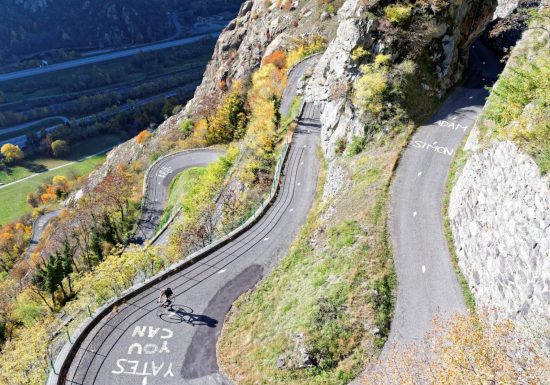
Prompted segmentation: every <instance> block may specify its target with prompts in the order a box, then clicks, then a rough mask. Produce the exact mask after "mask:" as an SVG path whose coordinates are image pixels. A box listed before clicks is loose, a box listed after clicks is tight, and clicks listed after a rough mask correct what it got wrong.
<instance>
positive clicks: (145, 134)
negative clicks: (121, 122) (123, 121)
mask: <svg viewBox="0 0 550 385" xmlns="http://www.w3.org/2000/svg"><path fill="white" fill-rule="evenodd" d="M150 136H151V133H150V132H149V131H148V130H143V131H141V132H140V133H139V134H137V136H136V142H137V143H138V144H143V143H145V141H146V140H147V139H149V137H150Z"/></svg>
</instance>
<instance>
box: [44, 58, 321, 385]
mask: <svg viewBox="0 0 550 385" xmlns="http://www.w3.org/2000/svg"><path fill="white" fill-rule="evenodd" d="M314 61H315V59H311V60H309V62H308V63H309V65H311V64H313V62H314ZM307 67H308V66H306V65H302V66H300V67H299V69H297V70H299V71H303V70H305V69H306V68H307ZM291 86H296V83H293V85H291ZM290 94H291V95H292V94H293V93H292V92H291V93H290ZM282 112H283V111H282ZM319 127H320V122H319V112H318V110H317V109H316V108H315V107H313V105H306V106H305V107H304V109H303V112H302V115H301V118H300V121H299V125H298V127H297V129H296V132H295V134H294V136H293V139H292V144H291V146H290V150H289V153H288V155H287V161H286V163H285V165H284V168H283V175H284V177H283V178H282V186H281V188H280V190H279V193H278V195H277V196H276V198H275V201H274V202H273V203H272V205H271V206H270V207H269V208H268V209H267V211H266V213H265V215H263V216H262V217H261V218H260V219H259V220H258V221H257V222H256V223H255V224H253V225H252V226H251V227H250V228H248V229H247V230H246V231H245V232H243V233H242V234H240V235H238V236H236V237H235V238H234V239H232V240H231V241H229V242H228V243H226V244H225V245H223V246H221V247H220V248H218V249H216V250H214V251H212V252H211V253H209V254H207V255H205V256H204V258H203V259H202V260H200V261H197V262H195V263H194V264H192V265H191V266H189V267H187V268H186V269H184V270H182V271H180V272H177V273H174V274H172V275H170V276H169V277H168V278H165V279H164V280H163V281H162V282H160V283H158V284H156V285H155V286H153V287H151V288H149V289H147V290H144V291H141V292H139V293H137V294H136V295H135V296H134V297H133V298H131V299H129V300H128V301H127V302H126V303H125V304H124V305H123V306H121V307H118V308H117V309H116V311H113V312H111V313H110V314H109V315H108V316H106V317H104V318H102V319H100V320H98V323H97V324H96V325H95V326H94V328H93V329H92V331H91V332H90V333H89V334H88V335H87V336H86V338H85V339H84V340H83V342H82V344H80V345H79V346H78V351H77V352H76V354H75V355H74V357H70V358H69V359H68V360H67V361H66V362H65V365H66V368H67V369H68V370H67V372H66V373H62V376H61V377H60V378H59V379H58V380H57V382H55V383H56V384H82V385H84V384H85V385H91V384H97V385H105V384H109V385H118V384H125V385H126V384H140V385H144V384H145V385H167V384H178V385H183V384H186V385H193V384H196V385H210V384H212V385H213V384H230V382H229V381H228V380H227V379H226V378H224V377H223V375H222V374H220V373H219V371H218V366H217V361H216V353H215V352H216V342H217V340H218V337H219V333H220V331H221V326H222V322H223V319H224V317H225V314H226V313H227V311H228V310H229V308H230V306H231V304H232V303H233V302H234V301H235V300H236V299H237V298H238V296H239V295H241V294H242V293H243V292H244V291H246V290H248V289H250V288H252V287H253V286H254V285H255V284H256V283H257V282H258V281H259V280H260V279H261V278H262V276H264V275H265V274H266V273H267V272H269V271H270V270H272V269H273V268H274V267H275V266H276V265H277V263H278V261H279V259H280V258H281V257H282V256H284V255H285V254H286V252H287V250H288V248H289V247H290V244H291V242H292V241H293V239H294V238H295V236H296V234H297V233H298V230H299V229H300V227H301V226H302V224H303V223H304V221H305V219H306V216H307V214H308V212H309V209H310V207H311V205H312V203H313V199H314V196H315V191H316V186H317V177H318V172H319V160H318V158H317V147H318V143H319ZM161 169H162V167H160V168H159V169H158V170H159V173H160V170H161ZM159 175H160V174H159ZM167 286H170V287H171V288H172V289H173V291H174V292H175V294H176V298H175V301H174V302H175V305H174V306H173V311H172V312H170V313H166V314H163V315H158V304H157V303H156V300H157V297H158V292H159V290H160V289H161V288H164V287H167ZM50 383H51V382H50Z"/></svg>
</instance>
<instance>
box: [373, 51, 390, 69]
mask: <svg viewBox="0 0 550 385" xmlns="http://www.w3.org/2000/svg"><path fill="white" fill-rule="evenodd" d="M390 59H391V56H390V55H384V54H382V53H380V54H378V55H376V57H375V58H374V64H375V65H376V66H384V65H388V64H389V63H390Z"/></svg>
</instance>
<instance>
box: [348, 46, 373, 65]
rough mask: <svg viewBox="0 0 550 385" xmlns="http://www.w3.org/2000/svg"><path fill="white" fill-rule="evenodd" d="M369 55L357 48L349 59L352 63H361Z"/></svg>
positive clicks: (363, 49) (361, 48) (364, 50)
mask: <svg viewBox="0 0 550 385" xmlns="http://www.w3.org/2000/svg"><path fill="white" fill-rule="evenodd" d="M369 55H370V52H369V51H367V50H366V49H365V48H363V47H361V46H359V47H357V48H355V49H354V50H353V51H352V52H351V59H352V60H353V61H354V62H361V61H363V60H364V59H365V58H367V57H368V56H369Z"/></svg>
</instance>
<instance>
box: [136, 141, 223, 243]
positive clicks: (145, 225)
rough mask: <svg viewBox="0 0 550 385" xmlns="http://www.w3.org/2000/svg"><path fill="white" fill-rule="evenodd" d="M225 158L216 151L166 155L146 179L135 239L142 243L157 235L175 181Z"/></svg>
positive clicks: (154, 165) (208, 150) (155, 164)
mask: <svg viewBox="0 0 550 385" xmlns="http://www.w3.org/2000/svg"><path fill="white" fill-rule="evenodd" d="M222 154H223V151H222V150H215V149H212V150H210V149H202V150H196V151H184V152H180V153H175V154H170V155H167V156H165V157H163V158H161V159H159V160H157V161H156V162H155V163H154V164H153V165H152V166H151V167H150V168H149V170H148V171H147V174H146V176H145V177H146V180H145V191H144V194H143V204H142V208H141V219H140V221H139V226H138V231H137V233H136V235H135V237H136V238H137V239H138V240H139V241H140V242H144V241H145V240H147V239H149V238H151V237H152V236H153V235H155V231H156V229H157V227H158V225H159V220H160V218H161V216H162V214H163V212H164V206H165V204H166V200H167V199H168V193H169V188H170V183H171V182H172V180H173V179H174V177H175V176H176V175H178V174H179V173H180V172H182V171H184V170H186V169H188V168H191V167H204V166H207V165H209V164H210V163H212V162H214V161H215V160H216V159H218V158H219V157H220V155H222Z"/></svg>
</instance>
